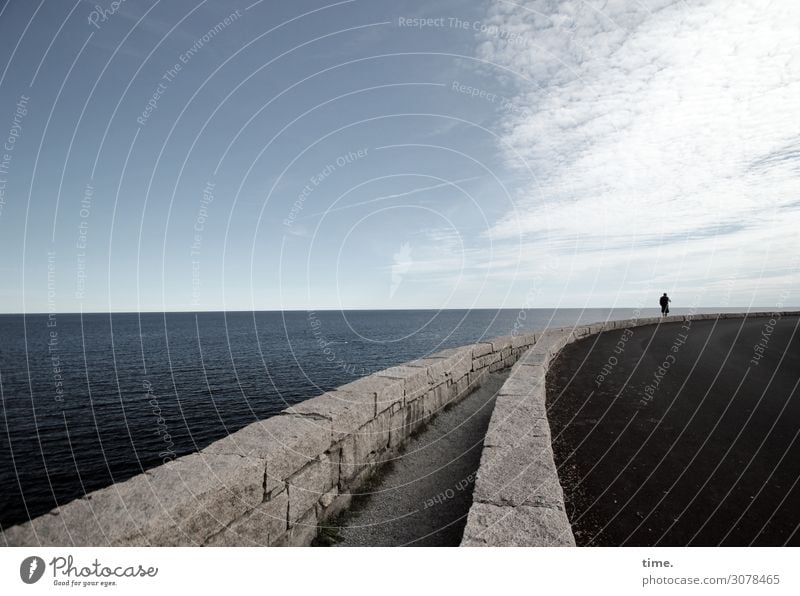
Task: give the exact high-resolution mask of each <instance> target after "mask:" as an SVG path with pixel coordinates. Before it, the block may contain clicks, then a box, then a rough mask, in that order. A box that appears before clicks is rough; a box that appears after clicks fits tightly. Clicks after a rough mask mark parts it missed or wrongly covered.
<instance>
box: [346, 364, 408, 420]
mask: <svg viewBox="0 0 800 596" xmlns="http://www.w3.org/2000/svg"><path fill="white" fill-rule="evenodd" d="M381 372H383V371H381ZM337 391H339V392H343V393H353V394H356V395H362V394H363V395H366V396H370V395H371V396H374V398H375V412H374V414H378V413H380V412H382V411H383V410H385V409H387V408H391V407H392V406H394V405H395V404H402V403H403V399H404V396H405V383H404V381H403V379H401V378H397V379H394V378H390V377H389V376H386V375H380V374H377V373H376V374H373V375H369V376H368V377H363V378H361V379H356V380H355V381H353V382H351V383H347V384H346V385H342V386H341V387H339V388H337Z"/></svg>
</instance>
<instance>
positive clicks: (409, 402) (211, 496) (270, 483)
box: [0, 333, 538, 546]
mask: <svg viewBox="0 0 800 596" xmlns="http://www.w3.org/2000/svg"><path fill="white" fill-rule="evenodd" d="M537 337H538V334H533V333H531V334H527V335H521V336H516V337H501V338H497V339H492V340H488V341H485V342H481V343H477V344H474V345H471V346H467V347H463V348H455V349H451V350H445V351H443V352H438V353H436V354H434V355H431V356H429V357H427V358H423V359H421V360H415V361H413V362H409V363H406V364H404V365H402V366H396V367H392V368H388V369H386V370H383V371H381V372H379V373H377V374H374V375H371V376H368V377H365V378H362V379H359V380H357V381H354V382H353V383H349V384H347V385H344V386H342V387H339V388H337V389H336V390H334V391H330V392H328V393H325V394H324V395H320V396H319V397H315V398H312V399H309V400H307V401H304V402H302V403H300V404H298V405H296V406H293V407H291V408H288V409H287V410H285V411H284V412H283V413H281V414H280V415H278V416H274V417H272V418H269V419H268V420H264V421H262V422H257V423H254V424H251V425H249V426H247V427H245V428H243V429H241V430H240V431H238V432H235V433H233V434H231V435H230V436H228V437H226V438H224V439H222V440H220V441H217V442H215V443H212V444H211V445H209V446H208V447H206V448H205V449H203V450H202V451H201V452H199V453H194V454H191V455H187V456H185V457H181V458H179V459H177V460H175V461H173V462H170V463H168V464H165V465H163V466H160V467H158V468H154V469H152V470H149V471H147V472H145V473H143V474H140V475H138V476H135V477H133V478H131V479H130V480H127V481H125V482H120V483H117V484H114V485H112V486H109V487H107V488H104V489H101V490H98V491H95V492H93V493H90V494H88V495H86V496H85V497H83V498H81V499H78V500H75V501H72V502H71V503H68V504H66V505H64V506H62V507H58V508H56V509H54V510H53V511H51V512H50V513H47V514H45V515H42V516H40V517H38V518H36V519H34V520H33V521H31V522H28V523H25V524H21V525H18V526H14V527H12V528H8V529H7V530H6V531H5V532H4V533H3V535H2V537H1V538H0V543H3V542H5V543H6V544H8V545H11V546H14V545H17V546H22V545H42V546H62V545H63V546H70V545H75V546H101V545H124V546H141V545H245V546H253V545H276V546H277V545H307V544H309V543H310V542H311V541H312V540H313V538H314V536H315V535H316V533H317V526H318V524H319V523H320V522H322V521H324V520H325V519H327V518H330V517H331V516H333V515H335V514H337V513H338V512H340V511H341V510H342V509H344V508H346V507H348V505H349V504H350V499H351V494H352V493H353V492H354V491H355V490H357V489H358V488H359V487H360V486H362V485H363V484H364V482H365V481H366V480H367V479H368V478H369V476H370V475H371V474H372V473H373V472H375V470H376V469H377V468H378V467H379V466H380V465H381V464H383V463H385V462H386V461H388V460H389V459H391V458H393V457H395V456H396V455H397V453H398V449H399V448H400V447H401V446H402V445H403V443H404V441H406V439H407V438H408V437H409V435H410V434H411V433H412V432H414V431H415V430H417V429H418V428H420V427H421V426H422V425H424V424H425V423H426V422H427V421H428V420H429V419H430V418H431V416H433V415H435V414H436V413H437V412H438V411H439V410H440V409H442V408H443V407H445V406H446V405H448V404H449V403H451V402H454V401H456V400H458V399H459V398H460V397H463V396H464V395H466V394H467V393H468V392H470V391H471V390H472V389H474V388H476V387H477V386H478V385H479V384H480V383H481V381H482V380H483V378H484V377H485V376H486V375H487V374H488V373H489V372H494V371H496V370H500V369H503V368H507V367H509V366H511V365H512V364H514V362H516V360H517V359H518V358H519V357H520V356H521V355H522V354H523V353H524V352H525V350H527V348H528V347H530V346H531V345H532V344H533V343H534V341H535V339H536V338H537Z"/></svg>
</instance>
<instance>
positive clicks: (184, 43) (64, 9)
mask: <svg viewBox="0 0 800 596" xmlns="http://www.w3.org/2000/svg"><path fill="white" fill-rule="evenodd" d="M799 18H800V5H797V4H796V3H789V2H785V3H767V2H763V3H761V2H750V3H736V5H734V7H731V5H730V4H728V3H727V2H721V1H714V0H711V1H706V2H692V1H686V2H683V1H681V2H656V1H655V0H651V1H647V2H635V3H631V2H615V1H605V2H591V1H589V2H571V1H568V2H555V1H541V2H527V3H525V4H524V5H522V4H517V3H512V2H505V1H500V0H493V1H482V2H455V1H452V2H450V1H446V2H436V3H430V2H410V1H404V2H375V1H362V0H353V1H340V2H336V3H330V4H326V3H321V2H316V1H298V2H291V3H289V2H281V3H279V2H270V1H264V2H256V3H255V4H254V3H253V1H252V0H246V1H243V2H239V1H236V0H229V1H225V2H222V1H211V0H209V1H206V2H199V3H178V2H166V1H161V2H157V1H143V0H124V1H123V2H121V3H119V4H118V5H117V7H116V8H114V7H113V6H112V3H111V2H107V1H104V0H97V1H96V2H77V3H75V2H71V1H70V2H68V1H64V2H58V1H54V0H45V1H43V2H40V1H39V0H36V1H33V2H29V1H23V0H10V1H9V2H6V3H5V5H4V6H3V8H2V15H0V56H2V59H1V61H0V69H1V70H0V139H1V140H2V141H3V143H4V144H5V146H4V149H3V151H0V248H1V249H2V254H3V259H2V261H0V276H1V277H2V279H3V284H2V286H0V312H34V311H38V312H41V311H47V310H50V309H53V310H56V311H60V312H75V311H79V310H83V311H133V310H156V311H160V310H220V309H230V310H238V309H306V308H311V309H321V308H470V307H498V306H504V307H513V308H518V307H529V308H535V307H557V306H560V307H582V306H589V307H600V306H642V305H648V306H651V305H652V304H651V303H652V302H653V300H654V299H653V297H654V296H656V297H657V296H658V295H660V293H661V292H662V291H668V292H669V293H670V294H671V295H672V296H673V299H674V304H675V305H677V306H692V305H696V306H746V305H757V306H762V307H763V306H766V307H772V306H780V305H784V306H785V305H790V304H798V303H800V300H798V299H797V296H796V292H797V291H798V289H797V288H798V284H797V280H798V265H800V263H798V255H800V250H798V249H800V246H798V237H797V232H796V230H797V229H798V223H800V182H798V180H800V131H799V130H798V124H797V122H798V119H797V113H798V111H799V110H800V30H798V28H797V26H796V23H797V22H798V19H799Z"/></svg>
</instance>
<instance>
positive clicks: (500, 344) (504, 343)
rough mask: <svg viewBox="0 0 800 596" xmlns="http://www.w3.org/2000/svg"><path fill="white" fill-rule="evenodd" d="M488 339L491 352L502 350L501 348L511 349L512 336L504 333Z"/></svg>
mask: <svg viewBox="0 0 800 596" xmlns="http://www.w3.org/2000/svg"><path fill="white" fill-rule="evenodd" d="M490 341H491V342H492V351H493V352H502V351H503V350H510V349H511V346H512V344H513V341H514V338H513V337H512V336H511V335H505V336H503V337H495V338H492V339H491V340H490Z"/></svg>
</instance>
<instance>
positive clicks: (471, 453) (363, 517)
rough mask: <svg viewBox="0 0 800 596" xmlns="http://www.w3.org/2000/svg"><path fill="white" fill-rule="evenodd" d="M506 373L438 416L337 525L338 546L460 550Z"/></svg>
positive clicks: (355, 502)
mask: <svg viewBox="0 0 800 596" xmlns="http://www.w3.org/2000/svg"><path fill="white" fill-rule="evenodd" d="M507 375H508V373H507V372H503V373H495V374H492V375H490V376H489V377H488V378H487V380H486V381H485V382H484V384H483V386H481V387H480V388H478V389H477V390H475V391H474V392H473V393H471V394H470V395H468V396H467V397H465V398H464V399H463V400H462V401H460V402H459V403H458V404H456V405H455V406H453V407H452V408H450V409H448V410H446V411H444V412H440V413H439V415H438V416H436V417H435V418H434V419H433V420H432V421H431V422H430V424H428V426H427V427H426V428H425V429H424V430H423V431H422V432H421V433H420V434H418V435H417V436H416V437H413V438H411V439H410V440H409V442H408V444H407V446H406V449H405V452H404V453H403V454H402V456H401V457H400V458H398V459H397V460H396V461H395V462H394V463H392V464H390V465H389V466H387V468H386V469H385V470H384V471H383V472H382V473H381V474H380V476H379V477H378V478H377V479H376V481H375V482H373V483H372V486H371V487H369V488H368V489H367V491H368V492H365V493H364V494H363V495H360V496H358V497H356V498H355V499H354V500H353V503H352V505H351V507H350V509H349V510H348V511H347V512H345V513H344V514H343V515H342V516H341V517H340V518H339V519H338V520H334V521H333V524H334V525H336V526H339V528H338V532H334V533H331V532H328V533H327V534H328V536H331V534H333V538H334V539H336V540H339V542H337V543H336V546H404V545H408V546H458V544H459V543H460V542H461V535H462V533H463V531H464V525H465V524H466V521H467V513H468V511H469V508H470V505H471V504H472V488H473V484H474V480H475V471H476V470H477V469H478V463H479V462H480V457H481V451H482V449H483V438H484V436H485V435H486V429H487V428H488V426H489V419H490V418H491V415H492V410H493V409H494V399H495V394H496V393H497V391H498V390H499V389H500V387H501V386H502V384H503V381H504V380H505V378H506V376H507Z"/></svg>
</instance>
